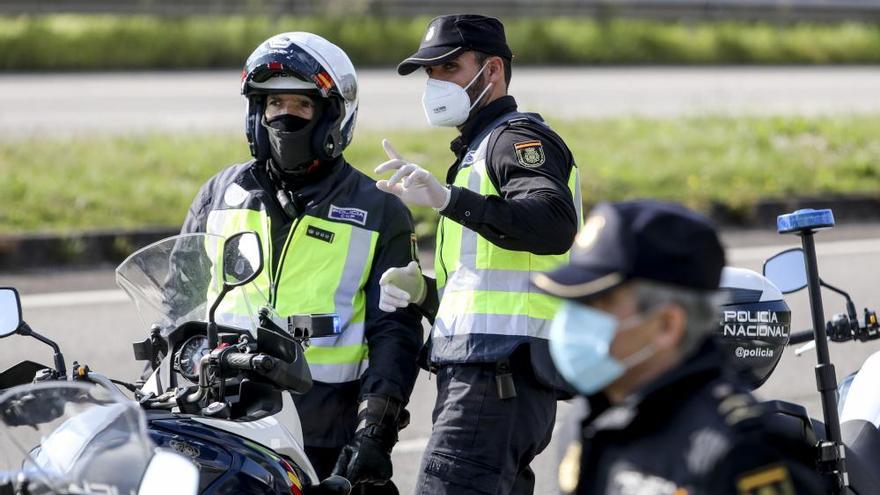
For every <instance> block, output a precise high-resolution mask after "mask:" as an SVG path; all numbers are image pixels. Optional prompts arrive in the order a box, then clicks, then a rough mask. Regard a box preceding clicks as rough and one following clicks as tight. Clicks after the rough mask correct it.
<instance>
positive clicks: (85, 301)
mask: <svg viewBox="0 0 880 495" xmlns="http://www.w3.org/2000/svg"><path fill="white" fill-rule="evenodd" d="M792 241H793V242H792V245H791V247H795V246H797V245H799V244H798V243H797V242H796V239H792ZM784 249H787V248H786V247H785V246H780V245H769V246H755V247H746V248H735V249H731V250H729V251H728V253H729V254H728V262H729V263H730V264H732V265H734V266H736V265H738V264H741V263H746V262H752V261H763V260H765V259H767V258H769V257H770V256H772V255H774V254H776V253H778V252H779V251H782V250H784ZM816 251H817V252H818V254H819V256H820V257H825V256H853V255H863V254H869V253H880V239H859V240H847V241H832V242H817V243H816ZM425 273H430V272H429V271H426V272H425ZM126 301H128V297H126V295H125V293H124V292H122V291H121V290H119V289H110V290H91V291H76V292H54V293H47V294H33V295H25V296H22V297H21V305H22V308H24V309H32V308H33V309H35V308H56V307H65V306H85V305H100V304H118V303H122V302H126Z"/></svg>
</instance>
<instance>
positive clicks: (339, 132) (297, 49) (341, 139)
mask: <svg viewBox="0 0 880 495" xmlns="http://www.w3.org/2000/svg"><path fill="white" fill-rule="evenodd" d="M290 92H303V93H316V94H317V95H319V96H320V97H322V98H324V99H326V103H327V104H326V105H325V107H324V111H323V112H322V113H321V115H320V117H319V119H320V121H319V122H317V124H316V126H315V128H314V132H313V136H312V149H313V151H314V153H315V156H317V157H318V158H319V159H321V160H332V159H334V158H336V157H338V156H339V155H340V154H342V151H343V150H344V149H345V148H346V147H347V146H348V145H349V143H351V140H352V136H353V135H354V126H355V121H356V120H357V110H358V87H357V74H355V70H354V66H353V65H352V63H351V60H350V59H349V58H348V55H346V54H345V52H344V51H342V49H341V48H339V47H338V46H336V45H334V44H333V43H330V42H329V41H327V40H326V39H324V38H322V37H320V36H318V35H316V34H312V33H304V32H290V33H282V34H277V35H275V36H273V37H271V38H269V39H268V40H266V41H264V42H263V43H261V44H260V46H258V47H257V49H256V50H254V52H253V53H251V55H250V56H249V57H248V59H247V62H245V65H244V71H243V72H242V79H241V94H243V95H244V96H245V97H246V98H247V100H248V102H247V103H248V104H247V110H246V112H245V134H246V135H247V139H248V144H249V145H250V150H251V155H253V157H254V158H256V159H257V160H266V159H268V158H269V156H270V149H269V141H268V136H267V134H266V130H265V129H264V128H263V126H262V125H261V119H262V116H263V112H264V110H265V102H266V95H267V94H270V93H290Z"/></svg>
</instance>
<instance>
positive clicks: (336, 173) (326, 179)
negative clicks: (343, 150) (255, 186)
mask: <svg viewBox="0 0 880 495" xmlns="http://www.w3.org/2000/svg"><path fill="white" fill-rule="evenodd" d="M322 166H323V167H326V169H325V171H322V172H323V173H321V175H320V176H319V177H318V178H317V180H314V181H309V182H306V183H304V184H301V185H288V184H284V186H286V189H287V190H288V191H290V192H292V193H293V194H294V196H296V197H297V198H298V201H297V202H298V203H301V204H303V205H305V206H306V207H308V206H310V205H312V204H314V203H318V202H320V201H321V200H322V199H324V198H325V197H327V195H328V194H330V192H331V191H332V190H333V189H334V188H335V187H336V185H337V184H339V183H340V182H342V181H343V180H344V179H345V178H346V177H347V176H348V174H350V173H351V170H352V168H351V165H349V164H348V162H346V161H345V159H344V158H343V157H342V156H339V157H337V158H336V159H334V160H333V161H332V162H330V163H324V164H322ZM266 168H267V170H268V171H269V177H270V178H271V179H274V177H273V174H272V171H271V168H270V167H268V166H267V167H266ZM274 180H277V179H274Z"/></svg>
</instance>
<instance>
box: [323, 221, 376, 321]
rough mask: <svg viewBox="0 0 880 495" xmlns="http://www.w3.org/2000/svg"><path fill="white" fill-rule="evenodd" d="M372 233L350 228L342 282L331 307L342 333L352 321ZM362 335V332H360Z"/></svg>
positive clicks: (368, 254)
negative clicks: (340, 325) (333, 308)
mask: <svg viewBox="0 0 880 495" xmlns="http://www.w3.org/2000/svg"><path fill="white" fill-rule="evenodd" d="M371 241H372V232H370V231H369V230H366V229H361V228H359V227H352V229H351V241H350V243H349V245H348V255H347V256H346V258H345V267H343V269H342V280H340V281H339V287H337V288H336V294H334V295H333V305H334V306H335V307H336V314H338V315H339V321H340V322H341V324H342V331H343V332H344V331H346V330H347V328H348V326H349V325H350V324H351V321H352V320H353V319H354V308H353V307H352V303H353V302H354V295H355V293H356V292H357V291H358V288H359V287H360V281H361V277H362V276H363V274H364V269H365V268H366V263H367V257H369V256H370V245H371ZM361 335H363V331H361Z"/></svg>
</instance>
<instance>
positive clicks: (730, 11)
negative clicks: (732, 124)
mask: <svg viewBox="0 0 880 495" xmlns="http://www.w3.org/2000/svg"><path fill="white" fill-rule="evenodd" d="M449 12H480V13H486V14H490V15H498V16H502V17H504V18H511V17H536V16H591V17H626V18H653V19H664V20H680V19H695V20H727V19H742V20H768V21H779V22H790V21H800V20H811V21H820V22H836V21H844V20H859V21H870V22H878V21H880V0H0V15H16V14H44V13H108V14H152V15H163V16H184V15H194V14H256V15H279V14H289V15H311V14H330V15H332V14H358V15H366V14H372V15H388V16H414V15H437V14H442V13H449Z"/></svg>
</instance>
